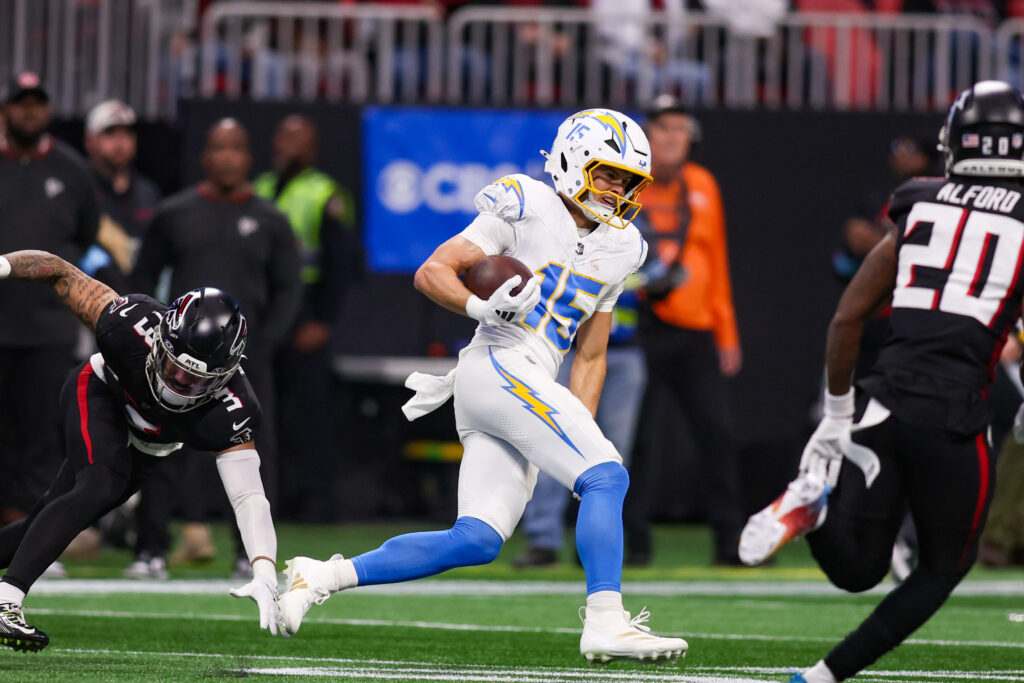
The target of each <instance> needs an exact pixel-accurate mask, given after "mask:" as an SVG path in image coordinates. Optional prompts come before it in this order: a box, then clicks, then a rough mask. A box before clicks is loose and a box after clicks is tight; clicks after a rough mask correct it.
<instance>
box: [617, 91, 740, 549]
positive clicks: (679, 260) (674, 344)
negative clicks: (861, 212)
mask: <svg viewBox="0 0 1024 683" xmlns="http://www.w3.org/2000/svg"><path fill="white" fill-rule="evenodd" d="M647 135H648V138H649V139H650V141H651V154H652V159H651V161H652V172H653V175H654V182H653V183H652V184H651V185H650V187H648V188H647V189H646V190H644V197H643V199H644V211H643V216H644V217H645V219H646V222H647V223H649V224H648V225H646V226H644V225H641V232H643V233H644V234H645V238H646V239H647V241H648V243H649V244H650V245H651V254H652V256H651V257H649V258H648V261H649V262H650V261H651V259H652V258H653V257H655V256H656V257H657V262H656V263H654V264H652V265H655V266H660V267H661V268H662V269H663V271H664V273H663V274H661V275H656V274H654V273H652V272H651V270H650V268H651V266H648V267H647V268H646V270H647V271H648V273H650V282H649V283H648V285H647V295H648V299H649V301H650V311H649V312H650V315H647V316H645V318H644V320H643V322H642V324H641V328H640V339H641V342H642V344H643V348H644V354H645V356H646V358H647V377H648V385H647V397H646V398H645V405H646V406H649V405H651V402H652V401H653V400H660V399H661V398H663V397H665V396H666V395H671V396H673V397H674V398H675V400H676V402H677V403H678V407H679V409H680V410H681V412H682V415H684V416H685V417H686V418H687V419H688V422H689V424H690V426H691V427H692V433H693V436H694V438H695V441H696V443H697V447H698V449H699V451H700V456H701V458H702V460H703V462H704V463H706V465H707V468H708V476H707V477H706V479H705V481H706V482H707V487H706V488H707V491H708V501H709V509H708V518H709V521H710V523H711V527H712V529H713V531H714V558H713V561H714V563H715V564H721V565H736V566H738V565H739V564H740V562H739V557H738V556H737V551H736V546H737V543H738V541H739V534H740V530H741V529H742V528H743V523H744V521H745V520H744V509H743V503H742V499H741V490H740V477H739V464H738V453H737V446H736V441H735V436H734V428H733V418H732V411H731V408H730V406H729V400H728V394H727V384H726V379H727V378H729V377H732V376H733V375H735V374H736V373H737V372H739V370H740V365H741V362H742V356H741V353H740V341H739V334H738V332H737V329H736V315H735V312H734V311H733V304H732V287H731V284H730V280H729V262H728V259H727V257H726V240H725V213H724V210H723V208H722V199H721V195H720V194H719V190H718V184H717V183H716V182H715V179H714V177H713V176H712V175H711V173H710V172H709V171H708V170H707V169H705V168H704V167H702V166H699V165H698V164H695V163H693V162H692V161H690V160H689V156H690V151H691V147H692V145H693V144H694V143H695V142H698V141H699V140H700V129H699V128H698V124H697V121H696V119H694V118H693V117H692V116H690V114H689V113H688V111H687V110H686V108H685V107H684V106H683V105H682V103H681V102H680V101H679V100H678V99H676V98H675V97H672V96H670V95H667V96H659V97H658V98H657V99H655V101H654V103H653V106H652V108H651V110H650V112H649V114H648V120H647ZM643 413H644V414H650V411H649V410H647V409H645V410H644V411H643ZM641 431H642V432H644V431H649V430H643V429H642V430H641ZM663 457H671V451H670V450H668V449H666V448H652V447H651V446H650V444H648V443H647V442H646V441H645V442H644V447H640V445H638V446H637V448H636V450H635V452H634V454H633V467H632V470H631V473H630V478H631V480H632V482H633V483H632V485H631V486H630V489H629V493H628V495H627V497H626V506H625V509H624V511H623V514H624V519H623V521H624V524H625V528H626V559H627V562H628V563H631V564H635V565H644V564H648V563H649V562H650V560H651V552H652V547H651V539H650V528H649V525H650V515H651V504H652V503H653V502H654V500H655V499H656V497H657V496H656V492H657V488H658V485H659V481H660V478H661V464H660V460H661V458H663Z"/></svg>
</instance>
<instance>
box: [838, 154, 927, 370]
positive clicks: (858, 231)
mask: <svg viewBox="0 0 1024 683" xmlns="http://www.w3.org/2000/svg"><path fill="white" fill-rule="evenodd" d="M937 162H938V151H937V150H936V147H935V141H934V140H930V139H927V138H923V137H921V138H919V137H914V136H912V135H899V136H897V137H895V138H893V140H892V142H891V143H890V145H889V155H888V159H887V163H888V166H889V177H888V178H887V179H886V180H885V182H884V183H882V184H880V185H879V186H878V187H875V188H872V189H871V190H869V191H868V192H867V193H866V194H865V195H864V197H863V198H862V199H861V202H860V205H859V206H858V207H857V209H856V210H855V212H854V213H853V215H852V216H850V217H849V218H847V219H846V222H845V223H844V224H843V235H842V243H841V244H840V245H839V247H838V248H837V249H836V251H835V253H834V254H833V256H832V270H833V272H834V273H835V275H836V277H837V278H838V279H839V281H840V282H841V283H842V284H843V286H844V287H845V286H846V285H847V284H849V282H850V280H852V279H853V276H854V274H855V273H856V272H857V269H858V268H860V264H861V262H862V261H863V260H864V257H866V256H867V255H868V252H870V251H871V250H872V249H874V248H875V245H876V244H878V243H879V242H880V241H882V238H883V237H885V234H886V233H887V232H889V230H890V229H892V227H893V223H892V221H891V220H890V219H889V197H890V195H891V194H892V192H893V190H895V189H896V188H897V187H899V186H900V185H902V184H903V183H904V182H905V181H907V180H910V179H911V178H913V177H916V176H928V175H938V174H939V173H940V172H939V169H938V168H936V164H937ZM889 312H890V310H889V309H888V308H886V309H885V310H883V311H881V312H880V313H878V314H877V315H876V316H875V317H874V318H872V319H871V320H870V321H868V323H867V324H866V325H865V327H864V337H863V339H862V340H861V352H860V357H859V358H858V359H857V367H856V369H855V370H854V378H855V379H859V378H860V377H861V376H863V374H864V373H865V372H866V371H867V370H869V369H870V368H871V366H872V365H874V363H875V360H876V359H877V358H878V353H879V352H880V351H881V350H882V344H883V343H884V342H885V337H886V335H887V334H888V333H889Z"/></svg>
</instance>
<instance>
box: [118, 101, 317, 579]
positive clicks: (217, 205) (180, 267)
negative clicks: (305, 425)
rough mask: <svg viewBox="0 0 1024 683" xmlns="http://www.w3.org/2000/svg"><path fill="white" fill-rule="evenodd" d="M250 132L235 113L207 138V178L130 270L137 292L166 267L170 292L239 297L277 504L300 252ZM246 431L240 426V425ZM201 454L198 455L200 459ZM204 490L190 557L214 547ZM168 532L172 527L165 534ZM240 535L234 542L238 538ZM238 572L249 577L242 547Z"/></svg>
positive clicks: (166, 214)
mask: <svg viewBox="0 0 1024 683" xmlns="http://www.w3.org/2000/svg"><path fill="white" fill-rule="evenodd" d="M251 165H252V156H251V154H250V152H249V135H248V133H247V132H246V130H245V129H244V128H243V127H242V126H241V125H240V124H239V123H238V122H237V121H235V120H234V119H222V120H220V121H218V122H217V123H216V124H214V125H213V126H212V127H211V128H210V130H209V132H208V134H207V137H206V145H205V147H204V148H203V156H202V166H203V171H204V172H205V174H206V180H205V181H203V182H201V183H199V185H197V186H196V187H192V188H189V189H187V190H185V191H183V192H181V193H179V194H177V195H175V196H173V197H170V198H168V199H167V200H166V201H164V202H163V203H162V204H161V205H160V207H159V209H158V210H157V212H156V215H155V216H154V217H153V221H152V223H151V224H150V226H149V230H148V231H147V232H146V235H145V237H144V238H143V241H142V248H141V249H140V251H139V259H138V263H137V264H136V267H135V271H134V272H133V278H134V281H135V282H136V284H137V290H138V291H140V292H143V293H152V292H153V291H154V290H155V288H156V284H157V279H158V277H159V276H160V273H161V271H163V269H164V268H166V267H170V268H171V279H170V283H171V284H170V288H171V291H174V292H177V291H183V292H184V291H188V290H190V289H193V288H195V287H202V286H213V287H217V288H220V289H223V290H225V291H229V292H231V293H232V294H234V296H235V297H236V298H237V299H238V302H239V305H240V306H241V309H242V313H243V314H244V315H245V317H246V319H247V320H248V321H249V324H250V326H251V329H252V330H254V331H255V332H252V333H250V335H249V342H248V345H247V346H246V358H245V360H244V361H243V362H242V369H243V371H244V372H245V374H246V375H247V376H248V378H249V381H250V382H251V383H252V386H253V388H254V389H255V391H256V395H257V396H258V397H259V399H260V403H261V405H262V406H263V421H262V423H261V426H260V428H259V431H258V432H257V434H256V441H257V442H258V444H259V449H260V458H261V460H262V463H263V464H262V467H261V471H262V473H263V474H262V476H263V482H264V486H265V487H266V490H267V498H268V500H270V502H271V505H272V506H274V507H276V504H277V468H278V463H277V437H276V430H275V424H274V423H275V420H274V414H275V405H274V404H275V402H274V396H275V391H274V381H273V370H272V359H273V354H274V352H275V350H276V349H277V347H278V345H279V344H280V343H281V342H282V341H283V340H284V338H285V336H286V335H287V333H288V330H289V329H290V328H291V325H292V320H293V319H294V317H295V313H296V311H297V310H298V306H299V302H300V299H301V296H302V283H301V280H300V279H299V255H298V250H297V249H296V247H295V238H294V235H293V234H292V230H291V227H290V226H289V225H288V221H287V219H286V218H285V217H284V216H283V215H282V214H281V213H280V212H279V211H278V210H277V209H275V208H274V206H273V205H272V204H270V202H268V201H266V200H265V199H263V198H262V197H257V196H255V194H254V193H253V191H252V186H251V185H250V184H249V180H248V177H249V168H250V166H251ZM239 428H240V427H239ZM193 459H195V458H193ZM198 467H199V468H202V469H201V470H200V473H199V474H198V475H197V479H196V481H195V486H190V487H186V488H185V490H191V491H196V490H197V489H198V490H202V489H203V483H204V482H206V481H213V480H215V474H214V472H213V459H212V458H209V457H206V454H204V455H203V457H202V460H201V461H200V462H199V463H198ZM203 498H204V497H203V496H200V495H190V496H186V497H185V499H184V500H183V501H182V503H183V507H184V510H183V512H184V516H185V518H186V521H187V522H190V524H187V525H186V530H185V536H184V537H183V540H182V543H183V546H184V547H183V550H184V553H183V559H190V558H193V557H195V558H197V559H201V558H202V557H203V556H207V557H208V556H209V555H210V554H211V552H210V551H211V546H210V539H209V531H208V529H207V528H206V527H205V526H204V525H203V524H202V523H201V521H202V520H204V519H205V518H206V511H205V510H204V509H201V508H202V507H203V506H204V503H205V502H206V501H205V500H203ZM156 502H157V503H163V505H162V506H161V509H160V510H153V511H152V512H151V514H153V518H152V519H151V520H149V523H150V524H153V525H161V526H162V527H163V528H164V529H166V524H167V520H168V518H169V517H170V514H171V505H172V503H173V501H171V500H168V499H162V500H161V501H156ZM165 533H166V532H165ZM236 540H237V539H236ZM236 550H237V551H238V553H237V557H236V563H235V568H236V574H238V575H242V574H248V573H249V572H250V571H251V567H250V566H249V562H248V560H247V559H245V554H244V552H243V551H242V550H241V548H240V547H239V548H236Z"/></svg>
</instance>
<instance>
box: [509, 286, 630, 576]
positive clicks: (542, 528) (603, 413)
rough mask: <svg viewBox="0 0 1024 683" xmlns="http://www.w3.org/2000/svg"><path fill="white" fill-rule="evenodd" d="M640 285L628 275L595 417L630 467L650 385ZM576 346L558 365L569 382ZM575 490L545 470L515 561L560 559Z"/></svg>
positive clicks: (561, 379)
mask: <svg viewBox="0 0 1024 683" xmlns="http://www.w3.org/2000/svg"><path fill="white" fill-rule="evenodd" d="M637 319H638V314H637V290H636V282H635V278H633V277H632V276H631V277H630V278H627V279H626V287H625V289H624V290H623V292H622V294H620V295H619V299H618V301H616V302H615V308H614V309H612V329H611V333H610V334H609V335H608V355H607V359H608V360H607V370H606V372H605V377H604V389H603V390H602V391H601V394H602V396H604V400H602V401H600V402H599V403H598V404H597V415H596V416H595V418H594V419H595V420H596V421H597V426H598V427H600V428H601V432H602V433H604V435H605V436H606V437H608V440H609V441H611V442H612V443H613V444H614V445H615V450H617V451H618V452H619V455H621V456H622V464H623V465H624V466H625V467H626V468H627V469H628V468H629V466H630V461H631V460H632V454H633V440H634V437H635V436H636V425H637V420H638V418H639V417H640V401H641V400H642V399H643V395H644V387H645V386H646V385H647V368H646V367H645V365H644V354H643V349H642V348H641V347H640V344H639V340H638V338H637V334H636V332H637ZM575 355H576V351H575V349H573V350H572V351H570V352H569V353H568V354H567V357H566V358H565V359H564V360H563V361H562V365H561V366H559V368H558V377H557V381H558V383H559V384H561V385H563V386H566V387H568V386H569V377H570V374H571V372H572V363H573V360H574V359H575ZM569 498H570V495H569V493H568V492H567V491H566V490H565V487H564V486H562V485H561V484H559V483H558V482H557V481H556V480H555V479H554V478H553V477H551V476H550V475H548V474H546V473H544V472H541V473H539V474H538V475H537V484H536V486H534V488H533V498H531V499H530V502H529V503H527V504H526V509H525V510H524V511H523V518H522V522H521V527H522V530H523V532H524V533H525V534H526V538H527V543H528V546H527V549H526V551H525V552H524V553H523V554H522V555H520V556H519V557H517V558H516V559H515V561H514V564H515V566H517V567H520V568H523V569H525V568H528V567H545V566H548V565H552V564H555V563H556V562H558V551H559V550H560V549H561V547H562V531H563V526H564V524H565V509H566V507H567V506H568V504H569Z"/></svg>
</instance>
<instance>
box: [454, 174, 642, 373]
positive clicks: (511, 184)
mask: <svg viewBox="0 0 1024 683" xmlns="http://www.w3.org/2000/svg"><path fill="white" fill-rule="evenodd" d="M475 204H476V208H477V211H479V212H480V216H478V217H477V219H476V220H474V221H473V222H472V223H471V224H470V225H469V226H468V227H466V229H465V230H463V231H462V233H461V235H462V237H464V238H466V239H468V240H469V241H470V242H472V243H473V244H475V245H477V246H478V247H480V249H481V250H483V252H484V253H485V254H487V255H488V256H492V255H494V254H507V255H509V256H513V257H515V258H516V259H518V260H520V261H522V262H523V263H524V264H525V265H526V266H527V267H528V268H529V269H530V270H531V271H533V272H534V273H536V274H537V275H538V276H539V277H540V278H541V299H540V303H538V304H537V307H536V308H535V309H534V310H533V311H532V312H531V313H530V314H529V315H527V316H526V318H525V319H524V320H523V321H522V322H521V323H519V324H517V325H484V324H482V323H481V324H480V325H478V326H477V328H476V335H475V336H474V337H473V341H472V342H471V343H470V345H469V348H473V347H478V346H500V347H507V348H519V349H520V350H522V351H524V352H526V353H527V355H528V356H531V357H535V358H536V359H537V360H538V361H539V362H541V363H542V364H543V365H544V367H545V368H546V369H547V370H548V371H549V372H550V373H551V376H552V377H554V375H555V373H557V371H558V366H559V365H560V364H561V362H562V357H563V356H564V354H565V352H566V351H568V350H569V348H570V346H572V341H573V339H574V338H575V336H576V331H577V330H578V329H579V326H580V325H581V324H583V323H584V322H585V321H586V320H588V319H589V318H590V316H591V315H593V314H594V312H595V311H602V312H608V311H611V310H612V308H614V306H615V301H616V300H617V299H618V298H619V294H620V293H621V292H622V288H623V285H624V283H625V280H626V277H627V276H628V275H630V274H631V273H634V272H636V270H637V269H638V268H639V267H640V266H641V265H642V264H643V262H644V259H645V258H646V257H647V243H646V242H645V241H644V239H643V237H641V236H640V231H639V230H637V229H636V227H635V226H634V225H633V224H632V223H629V224H627V225H626V226H625V227H624V228H617V227H612V226H611V225H608V224H606V223H601V222H599V223H598V224H597V227H596V228H594V229H593V230H592V231H591V232H590V233H589V234H587V235H586V236H583V237H581V236H580V234H579V230H578V228H577V227H576V223H575V221H574V220H573V218H572V215H571V214H570V213H569V210H568V209H567V208H566V207H565V204H563V203H562V200H561V198H560V197H559V196H558V193H557V192H555V190H554V189H552V188H551V187H550V186H548V185H546V184H545V183H543V182H541V181H538V180H534V179H533V178H530V177H529V176H525V175H518V174H517V175H510V176H506V177H504V178H502V179H500V180H498V181H496V182H494V183H493V184H491V185H488V186H487V187H485V188H484V189H483V190H481V191H480V192H479V193H478V194H477V196H476V199H475ZM495 219H500V220H495Z"/></svg>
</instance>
